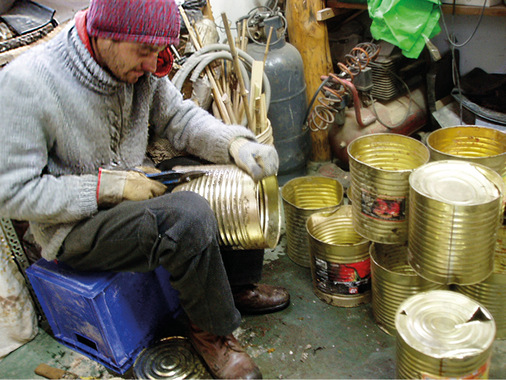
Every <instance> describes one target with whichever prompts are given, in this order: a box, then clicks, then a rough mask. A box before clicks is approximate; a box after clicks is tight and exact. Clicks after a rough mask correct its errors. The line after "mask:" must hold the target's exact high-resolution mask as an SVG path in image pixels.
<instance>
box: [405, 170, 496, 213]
mask: <svg viewBox="0 0 506 380" xmlns="http://www.w3.org/2000/svg"><path fill="white" fill-rule="evenodd" d="M489 170H491V169H488V168H486V167H483V166H481V165H479V164H474V163H471V162H465V161H435V162H431V163H429V164H426V165H424V166H421V167H420V168H418V169H417V170H415V171H414V172H413V173H412V174H411V176H410V178H409V182H410V184H411V186H412V187H413V189H415V190H416V191H418V192H420V193H421V194H423V195H425V196H427V197H430V198H433V199H436V200H438V201H440V202H445V203H449V204H456V205H475V204H483V203H488V202H491V201H493V200H494V199H497V198H498V197H500V196H501V194H500V190H499V189H498V188H497V186H495V185H494V183H493V182H492V181H490V180H489V179H488V175H490V174H487V173H486V171H489Z"/></svg>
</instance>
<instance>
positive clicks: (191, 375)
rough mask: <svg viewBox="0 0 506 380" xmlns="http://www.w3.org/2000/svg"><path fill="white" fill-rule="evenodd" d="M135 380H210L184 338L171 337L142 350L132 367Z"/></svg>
mask: <svg viewBox="0 0 506 380" xmlns="http://www.w3.org/2000/svg"><path fill="white" fill-rule="evenodd" d="M133 375H134V378H135V379H174V380H176V379H178V380H183V379H212V376H211V375H210V374H209V372H208V371H207V369H206V367H205V366H204V364H203V363H202V360H201V359H200V357H199V355H198V354H197V352H196V351H195V349H194V348H193V346H192V344H191V343H190V341H189V340H188V338H186V337H182V336H171V337H168V338H164V339H162V340H160V341H158V342H156V343H155V344H154V345H152V346H151V347H148V348H145V349H144V350H142V351H141V352H140V353H139V355H138V356H137V358H136V359H135V362H134V365H133Z"/></svg>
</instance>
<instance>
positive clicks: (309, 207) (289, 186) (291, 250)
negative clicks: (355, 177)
mask: <svg viewBox="0 0 506 380" xmlns="http://www.w3.org/2000/svg"><path fill="white" fill-rule="evenodd" d="M281 197H282V199H283V210H284V215H285V226H286V245H287V246H286V252H287V255H288V257H289V258H290V259H291V260H292V261H293V262H294V263H296V264H298V265H300V266H303V267H307V268H309V266H310V258H309V243H308V234H307V231H306V222H307V219H308V218H309V217H310V216H311V215H312V214H314V213H316V212H324V211H333V210H335V209H336V208H337V207H339V206H340V205H341V204H342V202H343V197H344V189H343V186H342V185H341V183H340V182H339V181H338V180H336V179H333V178H328V177H319V176H306V177H298V178H293V179H291V180H290V181H288V182H287V183H286V184H285V185H284V186H283V187H282V188H281Z"/></svg>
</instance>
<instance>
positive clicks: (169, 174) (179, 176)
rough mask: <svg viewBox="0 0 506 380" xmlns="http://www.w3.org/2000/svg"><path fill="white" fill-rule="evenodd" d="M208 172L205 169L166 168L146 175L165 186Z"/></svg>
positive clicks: (187, 180)
mask: <svg viewBox="0 0 506 380" xmlns="http://www.w3.org/2000/svg"><path fill="white" fill-rule="evenodd" d="M206 174H208V172H207V171H205V170H190V171H182V170H167V171H164V172H160V173H149V174H146V177H148V178H150V179H154V180H156V181H160V182H161V183H163V184H164V185H166V186H176V185H180V184H182V183H185V182H190V181H191V180H193V179H196V178H199V177H202V176H204V175H206Z"/></svg>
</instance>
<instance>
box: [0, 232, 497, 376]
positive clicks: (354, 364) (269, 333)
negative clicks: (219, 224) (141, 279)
mask: <svg viewBox="0 0 506 380" xmlns="http://www.w3.org/2000/svg"><path fill="white" fill-rule="evenodd" d="M285 247H286V240H285V237H284V234H283V235H282V238H281V240H280V244H279V245H278V246H277V247H276V249H273V250H267V251H266V255H265V262H264V274H263V277H264V278H263V282H266V283H271V284H279V285H283V286H285V287H286V288H288V289H289V291H290V293H291V305H290V307H289V308H287V309H286V310H283V311H281V312H278V313H273V314H268V315H260V316H244V317H243V323H242V325H241V326H240V328H238V329H237V330H236V331H235V335H236V337H237V338H238V339H239V341H240V342H241V343H242V344H243V345H244V346H245V347H246V349H247V351H248V353H249V354H250V355H251V356H252V357H254V358H255V361H256V363H257V364H258V365H259V367H260V368H261V370H262V372H263V375H264V378H278V379H283V378H285V379H287V378H293V379H300V378H305V379H309V378H318V379H337V378H339V379H343V378H350V379H372V378H374V379H380V378H382V379H393V378H395V377H396V373H395V366H396V361H395V338H394V337H392V336H389V335H387V334H386V333H384V332H383V331H382V330H380V329H379V328H378V326H377V324H376V323H375V321H374V319H373V317H372V312H371V305H370V304H366V305H362V306H359V307H354V308H341V307H336V306H331V305H329V304H327V303H325V302H323V301H321V300H319V299H318V298H317V297H316V295H315V294H314V292H313V287H312V283H311V271H310V269H309V268H304V267H301V266H299V265H297V264H295V263H293V262H292V261H291V259H290V258H289V257H288V256H287V255H286V254H285V252H286V248H285ZM176 328H177V327H176ZM505 358H506V340H501V341H498V340H497V341H495V342H494V346H493V354H492V363H491V367H490V378H491V379H501V378H502V379H505V378H506V360H505ZM40 363H46V364H48V365H50V366H53V367H56V368H60V369H64V370H68V371H70V372H73V373H75V374H77V375H79V376H80V377H84V378H97V379H98V378H100V379H108V378H113V377H116V378H132V377H133V375H132V371H131V370H129V371H127V372H126V373H125V374H124V375H121V376H119V375H117V374H115V373H113V372H112V371H110V370H108V369H107V368H105V367H104V366H102V365H100V364H99V363H97V362H95V361H93V360H91V359H89V358H87V357H85V356H83V355H81V354H79V353H77V352H75V351H73V350H71V349H69V348H67V347H66V346H63V345H61V344H59V343H58V342H57V341H56V340H55V339H53V338H52V336H51V335H50V334H48V333H47V332H45V331H44V330H42V329H41V330H40V332H39V334H38V335H37V336H36V337H35V339H34V340H33V341H31V342H29V343H27V344H25V345H24V346H22V347H21V348H19V349H18V350H16V351H14V352H12V353H11V354H9V355H8V356H7V357H5V358H4V359H3V360H2V361H0V378H2V379H37V378H41V377H40V376H37V375H35V373H34V369H35V368H36V367H37V365H39V364H40Z"/></svg>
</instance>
